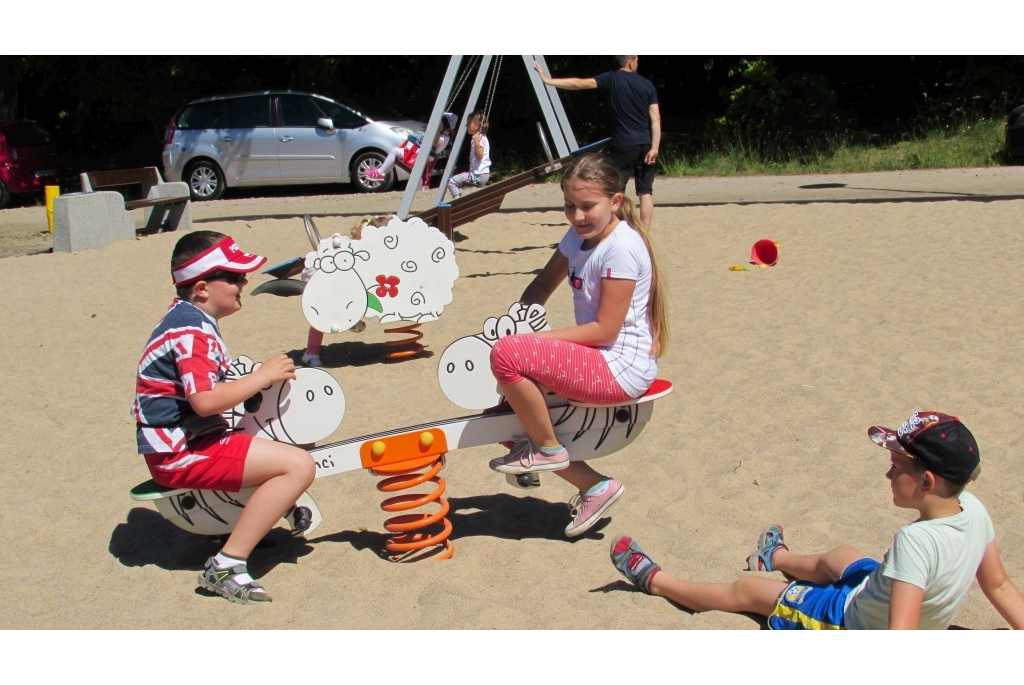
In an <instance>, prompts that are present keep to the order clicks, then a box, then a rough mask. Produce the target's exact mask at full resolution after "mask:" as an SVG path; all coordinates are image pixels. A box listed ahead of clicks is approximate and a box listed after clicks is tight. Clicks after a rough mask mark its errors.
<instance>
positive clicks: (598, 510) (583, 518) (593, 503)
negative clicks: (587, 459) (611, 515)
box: [565, 478, 626, 538]
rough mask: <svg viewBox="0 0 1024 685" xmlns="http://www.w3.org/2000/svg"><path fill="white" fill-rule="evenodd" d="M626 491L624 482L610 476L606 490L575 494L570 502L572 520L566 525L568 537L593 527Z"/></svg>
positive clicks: (581, 533) (580, 533)
mask: <svg viewBox="0 0 1024 685" xmlns="http://www.w3.org/2000/svg"><path fill="white" fill-rule="evenodd" d="M625 492H626V488H625V486H624V485H623V484H622V483H620V482H619V481H617V480H615V479H614V478H609V479H608V484H607V485H606V486H605V488H604V490H601V491H598V492H597V493H595V494H593V495H588V494H586V493H583V492H581V493H579V494H577V495H576V496H574V497H573V498H572V500H571V501H570V502H569V510H570V511H571V513H572V522H571V523H570V524H569V525H568V526H566V527H565V535H566V537H570V538H574V537H576V536H578V535H583V534H584V533H586V532H587V531H588V530H590V529H591V528H593V527H594V524H595V523H597V522H598V521H600V520H601V517H602V516H604V513H605V512H606V511H608V509H609V508H610V507H611V506H612V505H613V504H615V503H616V502H617V501H618V499H619V498H620V497H622V495H623V494H624V493H625Z"/></svg>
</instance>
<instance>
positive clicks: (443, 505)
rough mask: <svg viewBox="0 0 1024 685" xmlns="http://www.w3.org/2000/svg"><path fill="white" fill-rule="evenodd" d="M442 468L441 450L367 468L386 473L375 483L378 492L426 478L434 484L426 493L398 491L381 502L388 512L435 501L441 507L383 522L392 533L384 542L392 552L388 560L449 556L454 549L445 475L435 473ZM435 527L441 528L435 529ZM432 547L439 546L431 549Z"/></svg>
mask: <svg viewBox="0 0 1024 685" xmlns="http://www.w3.org/2000/svg"><path fill="white" fill-rule="evenodd" d="M443 468H444V455H443V454H441V455H433V456H429V457H421V458H419V459H410V460H409V461H403V462H399V463H397V464H391V465H388V466H378V467H376V468H373V469H370V472H371V473H373V474H374V475H377V476H387V478H385V479H384V480H382V481H380V482H379V483H377V489H378V490H380V491H381V492H397V491H400V490H408V489H409V488H414V487H416V486H418V485H422V484H423V483H428V482H430V483H434V484H435V485H436V486H437V487H436V488H435V489H434V490H433V491H431V492H429V493H427V494H425V495H420V494H405V495H397V496H395V497H389V498H388V499H386V500H384V501H383V502H382V503H381V505H380V508H381V509H383V510H384V511H387V512H396V511H408V510H410V509H416V508H419V507H424V506H427V505H429V504H431V503H435V502H436V503H437V504H438V505H439V507H440V508H439V509H438V510H437V511H436V512H434V513H433V514H403V515H401V516H394V517H392V518H389V519H388V520H387V521H385V522H384V528H385V529H387V530H388V531H389V532H391V533H394V535H392V536H391V538H390V539H389V540H388V541H387V543H386V544H385V547H387V549H388V551H389V552H392V553H393V556H392V557H390V559H391V561H395V562H401V561H417V560H419V559H423V558H426V557H432V558H434V559H437V560H441V559H450V558H451V557H452V555H453V554H454V553H455V546H454V545H453V544H452V543H451V541H450V540H449V539H448V537H449V536H450V535H451V534H452V524H451V521H449V520H448V519H446V518H445V516H447V515H448V511H449V509H450V507H449V505H448V500H447V499H445V498H444V497H443V496H442V495H444V491H445V488H446V485H445V481H444V479H443V478H440V477H438V475H437V474H438V473H439V472H440V471H441V469H443ZM437 524H440V526H438V525H437ZM428 527H430V528H432V532H423V529H425V528H428ZM438 527H440V530H437V529H438ZM412 531H421V532H412ZM431 548H439V550H438V551H436V552H433V553H431V552H430V551H429V550H430V549H431Z"/></svg>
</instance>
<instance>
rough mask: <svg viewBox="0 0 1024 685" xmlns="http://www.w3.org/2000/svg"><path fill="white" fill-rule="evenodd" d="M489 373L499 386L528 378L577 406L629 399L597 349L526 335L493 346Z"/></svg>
mask: <svg viewBox="0 0 1024 685" xmlns="http://www.w3.org/2000/svg"><path fill="white" fill-rule="evenodd" d="M491 373H493V374H494V378H495V379H496V380H497V381H498V382H499V383H501V384H502V385H513V384H515V383H519V382H520V381H523V380H526V379H527V378H528V379H530V380H532V381H536V382H537V383H539V384H540V385H541V386H543V387H544V388H547V389H548V390H550V391H552V392H555V393H558V394H559V395H563V396H565V397H567V398H568V399H570V400H575V401H577V402H593V403H595V404H617V403H619V402H625V401H628V400H630V399H632V398H631V397H630V396H629V395H628V394H626V392H625V391H624V390H623V389H622V387H621V386H620V385H619V383H618V381H616V380H615V377H614V376H612V372H611V369H609V368H608V362H606V361H605V360H604V356H602V354H601V351H600V350H598V349H597V348H596V347H587V346H586V345H580V344H578V343H572V342H566V341H565V340H554V339H552V338H540V337H537V336H536V335H531V334H528V333H527V334H517V335H509V336H505V337H504V338H501V339H499V340H498V342H497V343H495V345H494V347H492V348H491Z"/></svg>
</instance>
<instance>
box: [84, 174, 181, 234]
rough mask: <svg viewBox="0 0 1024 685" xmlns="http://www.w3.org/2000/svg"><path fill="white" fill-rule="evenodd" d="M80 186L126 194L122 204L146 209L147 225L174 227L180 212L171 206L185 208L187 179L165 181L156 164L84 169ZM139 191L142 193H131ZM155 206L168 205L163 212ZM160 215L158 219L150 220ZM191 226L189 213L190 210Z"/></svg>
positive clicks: (167, 228) (172, 229)
mask: <svg viewBox="0 0 1024 685" xmlns="http://www.w3.org/2000/svg"><path fill="white" fill-rule="evenodd" d="M81 178H82V190H83V191H84V192H87V193H88V192H94V191H97V190H115V191H117V192H119V193H121V194H122V195H124V196H125V200H124V208H125V210H126V211H129V212H130V211H132V210H133V209H147V210H148V211H147V212H146V215H145V220H146V227H147V228H156V229H159V228H163V229H165V230H171V231H174V230H177V229H178V228H179V226H180V224H181V218H182V217H181V214H182V212H177V213H175V212H173V211H172V210H173V208H185V207H186V206H188V204H189V192H188V185H187V184H186V183H181V182H179V183H166V182H164V180H163V178H161V176H160V172H159V170H157V168H156V167H155V166H147V167H141V168H139V169H114V170H112V171H86V172H85V173H83V174H82V175H81ZM135 194H138V195H141V197H137V198H135V197H133V195H135ZM156 207H165V208H168V209H167V210H165V211H163V212H154V211H153V209H154V208H156ZM153 215H158V216H159V221H154V220H153V218H152V217H153ZM189 223H190V226H188V227H186V228H189V227H191V213H190V214H189Z"/></svg>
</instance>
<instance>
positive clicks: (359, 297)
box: [302, 218, 459, 333]
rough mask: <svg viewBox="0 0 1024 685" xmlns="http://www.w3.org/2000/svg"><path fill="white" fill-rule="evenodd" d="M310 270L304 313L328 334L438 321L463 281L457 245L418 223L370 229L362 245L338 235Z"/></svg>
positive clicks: (311, 259) (310, 261)
mask: <svg viewBox="0 0 1024 685" xmlns="http://www.w3.org/2000/svg"><path fill="white" fill-rule="evenodd" d="M305 266H306V268H307V270H312V273H311V275H310V276H309V278H308V281H307V282H306V285H305V287H304V288H303V290H302V312H303V314H304V315H305V316H306V319H307V321H309V324H310V325H311V326H312V327H313V328H316V329H317V330H319V331H323V332H324V333H338V332H340V331H345V330H348V329H350V328H351V327H352V326H354V325H355V324H356V323H357V322H358V321H359V320H360V319H362V318H364V317H378V318H379V319H380V321H381V323H392V322H396V321H409V322H414V323H423V322H427V321H434V320H436V319H437V318H438V317H439V316H440V314H441V311H442V310H443V309H444V307H445V306H446V305H448V304H450V303H451V301H452V287H453V286H454V284H455V280H456V279H457V278H458V276H459V268H458V266H457V265H456V263H455V244H454V243H453V242H452V241H450V240H448V239H447V238H446V237H445V236H444V234H443V233H441V232H440V231H439V230H437V229H436V228H433V227H431V226H427V225H426V224H425V223H424V222H423V221H422V220H421V219H415V218H414V219H411V220H409V221H407V222H406V221H402V220H400V219H398V218H393V219H391V221H390V222H389V223H388V224H387V225H386V226H383V227H378V226H374V225H372V224H368V225H366V226H365V227H364V228H363V229H362V235H361V237H360V238H359V239H358V240H353V239H351V238H346V237H343V236H341V235H340V234H337V233H336V234H334V235H332V236H331V237H329V238H325V239H323V240H321V241H320V245H319V247H318V248H317V249H316V250H314V251H313V252H310V253H309V254H307V255H306V259H305Z"/></svg>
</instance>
